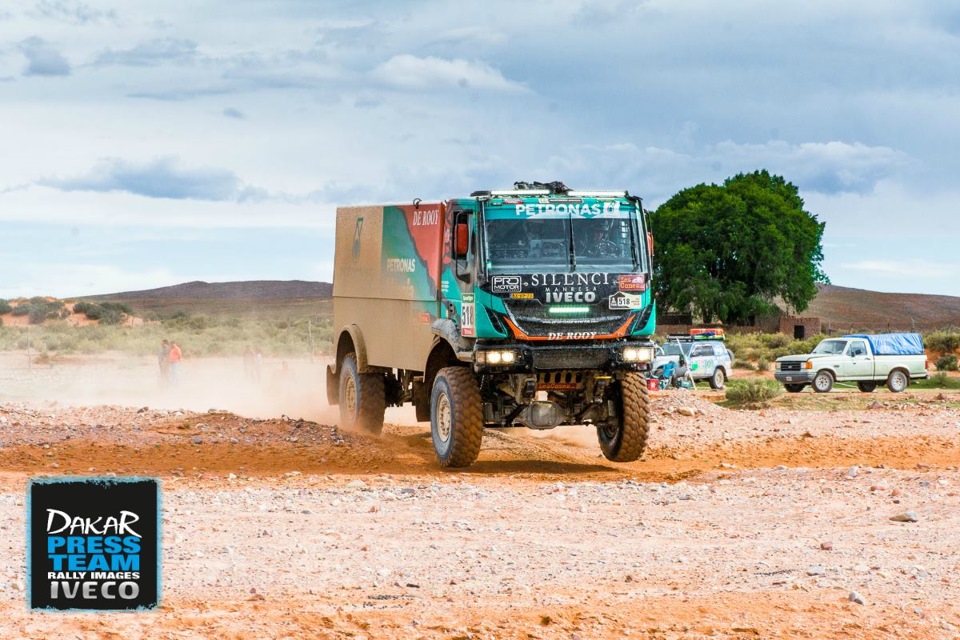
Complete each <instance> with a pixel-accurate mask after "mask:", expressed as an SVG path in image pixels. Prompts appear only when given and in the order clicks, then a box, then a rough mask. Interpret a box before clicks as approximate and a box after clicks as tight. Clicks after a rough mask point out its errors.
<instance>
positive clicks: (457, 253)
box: [453, 222, 470, 260]
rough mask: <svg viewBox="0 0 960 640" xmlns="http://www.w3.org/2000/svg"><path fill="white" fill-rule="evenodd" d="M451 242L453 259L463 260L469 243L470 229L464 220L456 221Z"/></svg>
mask: <svg viewBox="0 0 960 640" xmlns="http://www.w3.org/2000/svg"><path fill="white" fill-rule="evenodd" d="M453 244H454V249H453V258H454V259H455V260H463V259H464V258H466V257H467V248H468V247H469V245H470V230H469V229H468V228H467V223H466V222H459V223H457V227H456V230H455V234H454V243H453Z"/></svg>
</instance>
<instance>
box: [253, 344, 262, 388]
mask: <svg viewBox="0 0 960 640" xmlns="http://www.w3.org/2000/svg"><path fill="white" fill-rule="evenodd" d="M262 366H263V352H262V351H260V347H257V351H256V353H254V354H253V379H254V380H256V381H257V382H260V368H261V367H262Z"/></svg>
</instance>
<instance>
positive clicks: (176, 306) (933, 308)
mask: <svg viewBox="0 0 960 640" xmlns="http://www.w3.org/2000/svg"><path fill="white" fill-rule="evenodd" d="M818 289H819V290H818V293H817V296H816V297H815V298H814V299H813V301H812V302H811V303H810V307H809V308H808V309H807V310H806V311H804V312H803V313H802V314H801V315H803V316H816V317H819V318H820V319H821V321H822V322H823V323H824V325H825V326H827V327H830V328H832V329H834V330H840V331H843V330H847V329H853V330H871V331H882V330H888V329H889V330H909V329H917V330H921V331H927V330H931V329H940V328H943V327H947V326H954V327H960V297H954V296H935V295H924V294H915V293H881V292H878V291H866V290H863V289H852V288H849V287H837V286H834V285H819V286H818ZM332 295H333V285H332V284H330V283H329V282H308V281H305V280H253V281H247V282H199V281H198V282H186V283H184V284H178V285H173V286H171V287H160V288H159V289H147V290H144V291H123V292H121V293H112V294H103V295H97V296H88V297H87V298H84V299H87V300H95V301H104V300H112V301H120V302H123V303H125V304H127V305H129V306H130V307H132V308H133V309H134V310H135V311H136V312H137V313H138V314H139V313H143V312H150V311H153V312H156V313H173V312H176V311H185V312H187V313H208V314H218V315H229V314H248V313H253V312H259V313H269V314H274V313H296V314H304V313H309V314H315V313H316V314H323V313H329V311H330V298H331V297H332Z"/></svg>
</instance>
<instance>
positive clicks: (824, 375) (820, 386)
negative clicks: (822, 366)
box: [812, 370, 833, 393]
mask: <svg viewBox="0 0 960 640" xmlns="http://www.w3.org/2000/svg"><path fill="white" fill-rule="evenodd" d="M812 386H813V390H814V391H816V392H817V393H829V392H830V390H831V389H833V374H832V373H830V372H829V371H826V370H824V371H818V372H817V375H815V376H814V377H813V385H812Z"/></svg>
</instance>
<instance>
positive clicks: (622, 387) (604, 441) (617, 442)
mask: <svg viewBox="0 0 960 640" xmlns="http://www.w3.org/2000/svg"><path fill="white" fill-rule="evenodd" d="M616 386H617V387H619V389H614V390H613V392H614V393H615V394H616V404H617V413H618V416H617V422H616V424H615V425H597V439H598V440H599V441H600V450H601V451H603V457H605V458H606V459H607V460H612V461H613V462H633V461H634V460H636V459H637V458H639V457H640V456H641V455H643V450H644V449H645V448H646V446H647V434H648V432H649V428H650V422H649V414H650V396H649V394H648V393H647V384H646V381H645V379H644V378H643V376H641V375H640V374H639V373H627V374H626V375H625V376H624V377H623V380H621V381H620V382H619V383H617V385H616Z"/></svg>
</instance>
